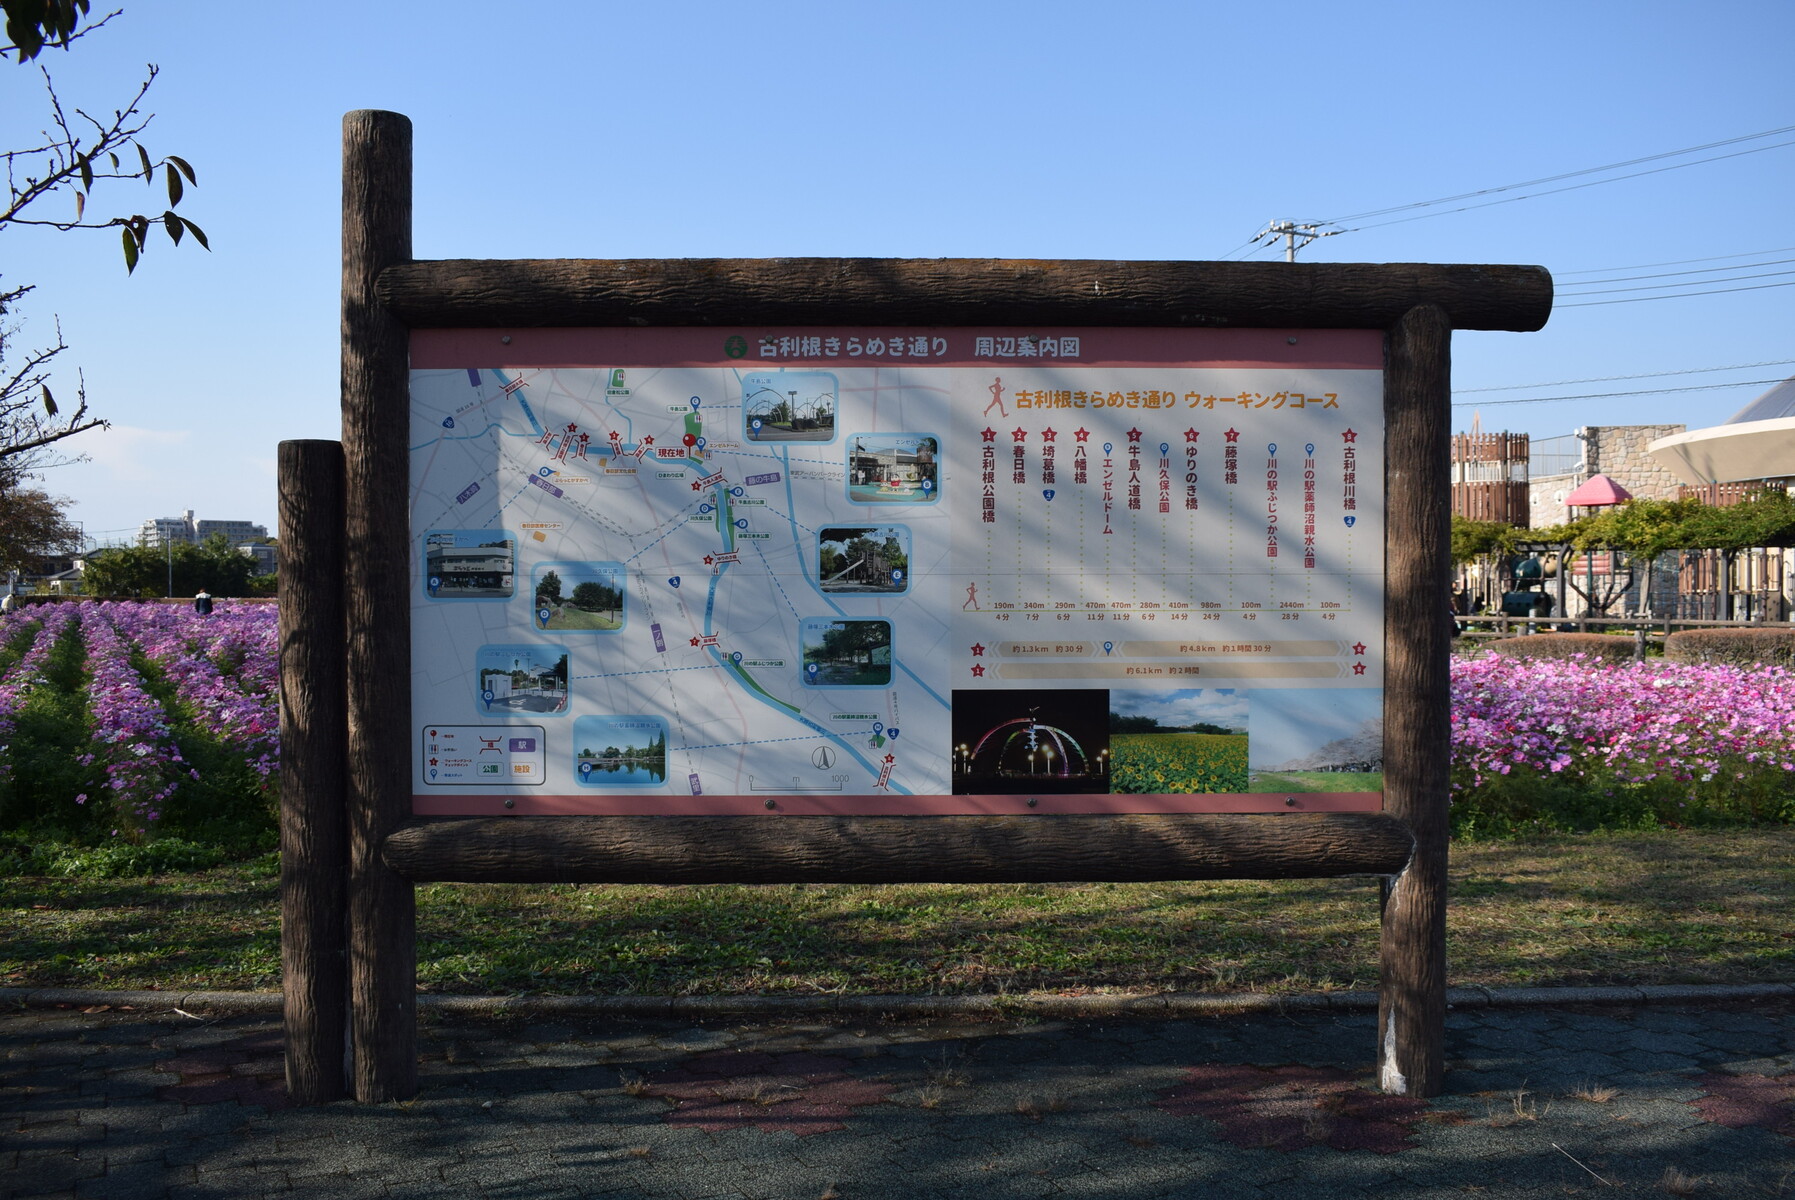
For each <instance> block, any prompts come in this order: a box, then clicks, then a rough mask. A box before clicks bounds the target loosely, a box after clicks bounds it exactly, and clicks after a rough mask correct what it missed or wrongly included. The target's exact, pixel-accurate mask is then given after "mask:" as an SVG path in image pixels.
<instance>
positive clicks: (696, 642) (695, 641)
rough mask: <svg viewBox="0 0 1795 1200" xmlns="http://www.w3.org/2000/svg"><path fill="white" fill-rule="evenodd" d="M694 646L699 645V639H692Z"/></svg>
mask: <svg viewBox="0 0 1795 1200" xmlns="http://www.w3.org/2000/svg"><path fill="white" fill-rule="evenodd" d="M692 644H693V645H694V646H696V645H697V644H698V639H697V638H693V639H692Z"/></svg>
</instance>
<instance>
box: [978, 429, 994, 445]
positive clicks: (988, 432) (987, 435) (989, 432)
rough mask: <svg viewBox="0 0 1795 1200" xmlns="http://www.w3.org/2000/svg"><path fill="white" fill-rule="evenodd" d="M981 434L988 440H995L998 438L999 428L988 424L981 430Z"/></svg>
mask: <svg viewBox="0 0 1795 1200" xmlns="http://www.w3.org/2000/svg"><path fill="white" fill-rule="evenodd" d="M979 436H980V437H982V438H984V439H985V440H986V441H987V442H995V441H996V440H997V430H995V429H992V428H991V427H989V426H986V427H985V428H984V429H981V430H979Z"/></svg>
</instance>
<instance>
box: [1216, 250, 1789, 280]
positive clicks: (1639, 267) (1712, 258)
mask: <svg viewBox="0 0 1795 1200" xmlns="http://www.w3.org/2000/svg"><path fill="white" fill-rule="evenodd" d="M1242 244H1243V245H1250V244H1251V243H1242ZM1790 250H1795V246H1773V247H1771V248H1770V249H1768V250H1747V251H1745V252H1743V253H1740V254H1710V255H1709V256H1708V257H1706V258H1673V259H1671V260H1670V261H1669V262H1649V263H1634V264H1633V265H1631V266H1627V267H1588V268H1585V269H1583V270H1580V271H1554V272H1552V274H1553V275H1554V276H1560V275H1601V274H1603V273H1604V272H1607V271H1644V270H1647V269H1648V268H1651V267H1682V266H1687V265H1688V264H1690V263H1698V262H1719V261H1720V260H1721V259H1723V258H1756V257H1757V256H1758V255H1760V254H1783V253H1786V252H1787V251H1790ZM1718 269H1719V270H1725V269H1726V268H1724V267H1721V268H1718Z"/></svg>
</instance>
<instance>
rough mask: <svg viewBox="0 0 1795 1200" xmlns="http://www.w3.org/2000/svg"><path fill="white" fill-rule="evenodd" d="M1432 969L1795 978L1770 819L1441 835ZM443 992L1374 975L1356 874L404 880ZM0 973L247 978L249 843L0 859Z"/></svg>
mask: <svg viewBox="0 0 1795 1200" xmlns="http://www.w3.org/2000/svg"><path fill="white" fill-rule="evenodd" d="M1452 877H1453V878H1452V885H1453V908H1452V912H1451V918H1450V929H1449V945H1448V961H1449V964H1450V971H1451V982H1452V983H1454V984H1485V985H1489V986H1496V987H1501V986H1514V985H1532V986H1545V985H1553V984H1587V983H1623V982H1624V983H1701V982H1727V983H1743V982H1763V981H1780V982H1788V981H1795V928H1792V927H1791V925H1790V922H1789V920H1788V914H1789V913H1790V912H1791V911H1795V829H1789V828H1786V827H1777V828H1767V829H1754V830H1744V831H1728V832H1700V833H1694V832H1666V833H1650V834H1625V835H1584V836H1568V835H1567V836H1554V837H1544V838H1539V839H1533V840H1526V841H1476V842H1460V843H1457V844H1455V845H1454V847H1453V871H1452ZM418 901H419V911H418V918H419V919H418V924H419V964H418V966H419V978H420V981H421V984H422V986H423V987H424V988H426V989H427V990H430V991H443V992H476V993H482V992H495V993H512V992H522V991H531V992H560V993H585V992H600V993H606V992H639V993H651V994H662V993H734V992H768V993H786V994H805V993H815V992H829V991H838V992H858V993H878V992H947V993H992V992H999V991H1005V990H1008V991H1030V990H1049V991H1126V992H1150V991H1161V990H1167V989H1176V990H1209V991H1237V990H1254V991H1270V992H1276V991H1295V990H1317V989H1345V988H1365V987H1370V986H1373V985H1374V983H1375V980H1376V978H1377V889H1376V884H1375V882H1374V881H1373V880H1370V879H1348V880H1297V881H1282V882H1225V883H1197V884H1088V885H1077V884H1070V885H1056V886H1045V885H1002V886H969V885H959V886H945V885H927V886H923V885H915V886H885V887H850V886H818V885H810V886H802V885H800V886H768V887H691V888H671V887H634V888H622V887H594V886H579V887H575V886H561V885H552V886H551V885H475V884H431V885H427V886H422V887H420V888H419V889H418ZM0 908H3V909H4V912H5V915H6V927H5V930H4V932H0V984H4V985H5V986H10V987H22V986H69V987H133V988H142V987H152V986H158V987H162V988H168V989H175V988H273V987H276V986H277V985H278V982H279V969H280V946H279V932H278V913H279V899H278V890H277V887H276V879H275V873H274V868H273V864H272V861H271V860H263V861H261V862H259V863H256V864H250V865H244V866H237V867H231V868H225V869H219V870H212V871H204V872H196V873H193V874H182V875H168V876H163V877H159V878H155V879H147V880H88V879H60V878H47V877H41V876H37V877H13V878H6V879H0Z"/></svg>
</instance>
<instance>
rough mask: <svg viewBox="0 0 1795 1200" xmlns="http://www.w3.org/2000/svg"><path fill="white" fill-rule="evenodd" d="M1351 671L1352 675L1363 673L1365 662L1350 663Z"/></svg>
mask: <svg viewBox="0 0 1795 1200" xmlns="http://www.w3.org/2000/svg"><path fill="white" fill-rule="evenodd" d="M1352 673H1353V674H1354V675H1363V674H1364V673H1365V664H1364V663H1354V664H1353V665H1352Z"/></svg>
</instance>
